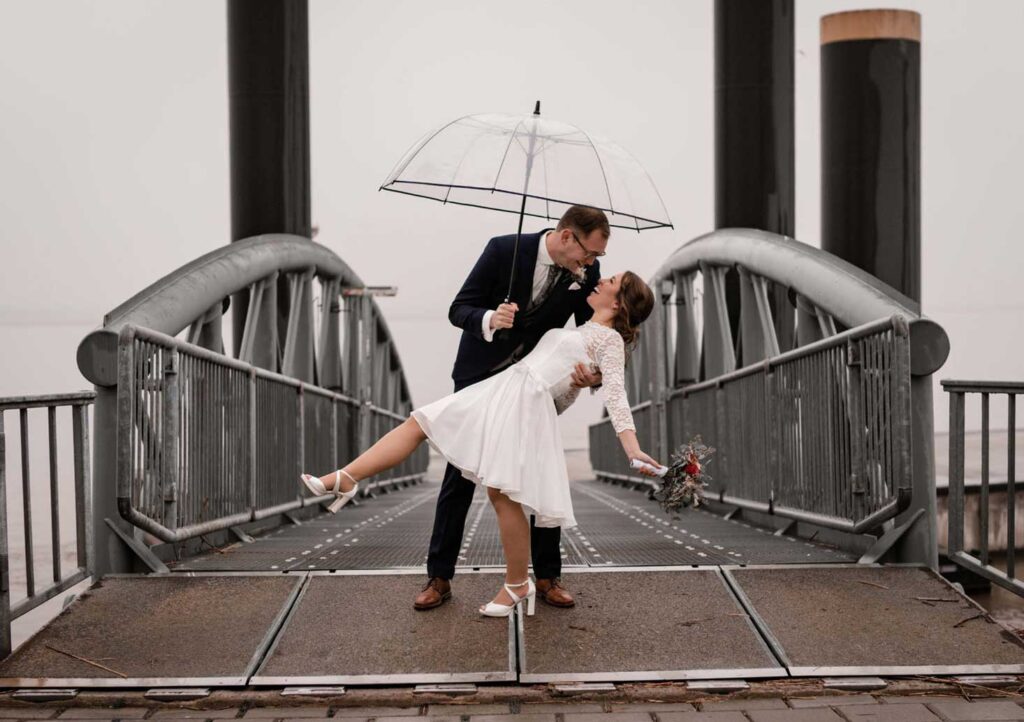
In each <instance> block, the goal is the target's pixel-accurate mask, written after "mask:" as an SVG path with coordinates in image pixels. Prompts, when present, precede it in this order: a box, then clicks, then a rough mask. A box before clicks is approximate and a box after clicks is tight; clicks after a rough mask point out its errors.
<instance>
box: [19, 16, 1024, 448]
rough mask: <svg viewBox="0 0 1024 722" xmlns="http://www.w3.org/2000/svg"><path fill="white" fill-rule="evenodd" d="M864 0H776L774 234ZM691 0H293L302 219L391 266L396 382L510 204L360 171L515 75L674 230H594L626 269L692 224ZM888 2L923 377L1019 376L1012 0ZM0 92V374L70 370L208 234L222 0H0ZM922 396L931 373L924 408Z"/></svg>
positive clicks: (221, 171) (368, 270)
mask: <svg viewBox="0 0 1024 722" xmlns="http://www.w3.org/2000/svg"><path fill="white" fill-rule="evenodd" d="M874 6H877V3H874V2H870V3H866V2H851V1H850V0H846V1H844V2H832V1H828V2H826V1H825V0H817V1H813V0H797V3H796V7H797V29H796V46H797V51H796V52H797V57H796V84H797V96H796V121H797V145H796V151H797V213H796V225H797V234H796V235H797V238H798V239H799V240H801V241H804V242H806V243H809V244H811V245H814V246H817V245H819V227H820V226H819V224H820V216H819V200H820V198H819V177H820V170H819V157H820V153H819V143H820V135H819V111H818V99H819V86H818V83H819V75H818V69H819V58H820V54H819V36H818V21H819V18H820V16H821V15H823V14H826V13H829V12H835V11H839V10H847V9H855V8H861V7H874ZM712 7H713V5H712V3H711V2H710V0H702V1H697V0H687V1H686V2H680V1H679V0H657V1H652V0H643V1H641V2H633V3H626V2H622V1H618V2H608V1H604V0H588V1H586V2H582V1H578V0H559V2H537V1H532V0H520V1H519V2H516V3H503V4H498V3H483V2H477V1H471V0H459V1H455V0H439V1H438V2H433V3H423V2H414V1H412V0H403V1H396V0H387V1H382V2H354V1H347V2H342V1H334V2H328V1H327V0H311V2H310V58H311V125H312V176H313V220H314V223H315V224H317V225H318V226H319V227H320V235H319V236H318V238H317V240H318V241H319V242H321V243H324V244H326V245H327V246H329V247H330V248H332V249H333V250H334V251H335V252H337V253H338V254H339V255H340V256H341V257H342V258H344V259H345V260H346V261H347V262H348V263H349V264H351V265H352V266H353V267H354V268H355V269H356V270H357V272H358V273H359V274H360V275H361V276H362V277H363V278H364V279H365V280H366V281H367V282H368V283H373V284H394V285H397V286H398V287H399V289H400V291H399V295H398V296H397V297H396V298H393V299H385V300H383V301H382V306H383V308H384V309H385V312H386V314H387V318H388V322H389V324H390V326H391V328H392V329H393V331H394V333H395V336H396V341H397V344H398V348H399V351H400V353H401V355H402V358H403V360H404V362H405V365H406V369H407V373H408V377H409V381H410V384H411V388H412V392H413V397H414V401H415V402H416V403H418V404H422V403H425V402H427V401H429V400H432V399H434V398H436V397H438V396H440V395H442V394H444V393H447V392H448V391H449V390H450V379H449V373H450V370H451V365H452V362H453V360H454V355H455V349H456V345H457V342H458V334H459V331H458V330H457V329H455V328H453V327H451V326H450V325H449V324H448V323H447V318H446V314H447V308H448V304H449V302H450V300H451V298H452V296H453V295H454V293H455V291H456V290H457V289H458V287H459V285H460V284H461V282H462V280H463V278H464V277H465V274H466V272H467V271H468V269H469V268H470V266H471V265H472V263H473V262H474V260H475V258H476V256H477V254H478V253H479V251H480V250H481V248H482V246H483V244H484V242H485V241H486V240H487V239H488V238H489V237H491V236H493V235H498V234H501V233H507V232H512V231H514V230H515V227H514V218H513V217H512V216H509V215H505V214H500V213H494V212H488V211H483V210H476V209H469V208H459V207H445V206H442V205H441V204H438V203H435V202H432V201H427V200H422V199H416V198H409V197H403V196H399V195H395V194H390V193H379V192H378V191H377V187H378V185H379V184H380V182H381V180H382V179H383V178H384V176H385V175H386V173H387V172H388V170H390V168H391V166H392V165H393V164H394V162H395V161H396V160H397V159H398V158H399V157H400V156H401V155H402V153H403V152H404V151H405V150H406V149H407V147H408V146H409V145H411V144H412V143H413V142H414V141H416V140H417V139H418V138H419V137H420V136H421V135H422V134H423V133H424V132H425V131H427V130H429V129H430V128H431V127H433V126H436V125H437V124H439V123H441V122H444V121H446V120H450V119H452V118H455V117H457V116H460V115H464V114H467V113H474V112H523V113H525V112H529V111H530V110H531V109H532V107H533V102H534V101H535V100H537V99H540V100H542V102H543V111H544V113H545V115H549V116H551V117H554V118H558V119H561V120H566V121H569V122H572V123H575V124H577V125H579V126H581V127H583V128H585V129H587V130H589V131H592V132H595V133H598V134H600V135H604V136H607V137H610V138H612V139H614V140H616V141H617V142H619V143H620V144H621V145H622V146H624V147H625V148H626V149H628V150H629V151H630V152H631V153H632V154H633V155H634V156H636V157H637V158H638V159H639V160H640V162H641V163H643V164H644V165H645V166H646V168H647V169H648V171H649V172H650V174H651V177H652V178H653V179H654V181H655V183H656V184H657V185H658V187H659V189H660V191H661V193H662V196H663V198H664V199H665V203H666V206H667V207H668V211H669V213H670V215H671V217H672V219H673V221H674V222H675V224H676V229H675V231H668V230H663V231H650V232H647V233H644V234H642V235H639V236H638V235H637V234H630V233H627V232H625V231H617V232H616V233H614V234H613V236H612V239H611V243H610V246H609V253H608V256H607V259H606V263H605V264H603V266H604V268H605V269H607V272H608V273H609V274H610V273H612V272H615V271H618V270H622V269H625V268H631V269H633V270H635V271H637V272H639V273H641V274H643V275H647V274H650V273H651V272H653V271H654V269H655V268H656V267H657V266H658V265H659V264H660V262H661V261H662V260H663V259H664V258H665V257H666V256H667V255H668V254H669V253H670V252H671V251H673V250H674V249H675V248H676V247H678V246H679V245H681V244H682V243H684V242H686V241H687V240H689V239H691V238H693V237H695V236H698V235H700V234H702V233H705V232H707V231H708V230H711V228H712V222H713V198H712V192H713V187H712V183H713V175H712V174H713V166H712V132H713V128H712V120H713V118H712V114H713V106H712V99H713V96H712ZM892 7H901V8H908V9H914V10H918V11H919V12H921V13H922V15H923V52H922V78H923V139H922V147H923V182H922V188H923V191H922V195H923V241H922V246H923V260H922V263H923V268H922V275H923V305H924V308H925V311H926V313H928V314H929V315H931V316H932V317H933V318H935V319H936V320H937V321H938V322H939V323H941V324H942V325H943V326H944V327H945V328H946V330H947V332H948V333H949V335H950V338H951V341H952V349H953V350H952V354H951V355H950V358H949V361H948V362H947V364H946V366H945V367H944V368H943V369H942V370H941V371H940V372H939V374H938V375H937V376H938V377H939V378H987V379H1015V380H1024V333H1022V332H1021V331H1022V325H1024V324H1022V323H1021V321H1020V318H1021V315H1022V314H1024V301H1022V300H1021V298H1022V294H1021V290H1020V283H1021V278H1022V274H1021V270H1022V268H1024V244H1022V242H1021V241H1022V239H1021V237H1020V229H1021V227H1022V225H1024V224H1022V221H1024V200H1022V197H1021V191H1022V183H1021V180H1020V178H1021V171H1022V169H1024V137H1022V133H1021V130H1020V128H1021V120H1020V119H1021V115H1022V110H1024V102H1022V97H1021V90H1020V89H1021V88H1022V87H1024V61H1022V59H1021V55H1020V52H1019V48H1018V43H1019V39H1020V37H1021V32H1022V30H1024V2H1020V1H1019V0H1001V1H997V0H984V1H974V2H966V1H965V0H960V1H953V0H927V1H919V2H900V3H898V4H896V5H893V6H892ZM0 113H2V118H3V132H2V134H0V219H2V223H0V243H2V247H0V396H6V395H14V394H23V393H48V392H61V391H71V390H76V389H79V388H86V387H87V383H86V382H85V380H84V378H82V377H81V375H80V374H79V372H78V369H77V367H76V365H75V361H74V351H75V348H76V347H77V344H78V342H79V340H80V339H81V338H82V336H83V335H84V334H85V333H86V332H87V331H88V330H90V329H91V328H92V327H94V326H96V325H97V324H98V323H99V322H100V320H101V318H102V316H103V314H104V313H105V312H106V311H108V310H110V309H111V308H113V307H114V306H116V305H117V304H118V303H120V302H121V301H123V300H125V299H126V298H127V297H128V296H130V295H131V294H133V293H134V292H136V291H137V290H139V289H141V288H143V287H144V286H146V285H148V284H149V283H151V282H152V281H154V280H156V279H157V278H159V277H160V276H162V275H164V274H166V273H168V272H169V271H171V270H173V269H174V268H176V267H178V266H180V265H182V264H184V263H186V262H188V261H190V260H191V259H193V258H195V257H197V256H199V255H201V254H202V253H205V252H206V251H208V250H210V249H212V248H214V247H216V246H219V245H222V244H225V243H227V242H228V240H229V207H228V202H229V196H228V193H229V189H228V118H227V67H226V10H225V6H224V3H223V2H220V1H214V0H175V1H174V2H171V1H170V0H164V1H159V2H158V1H155V0H105V1H104V2H98V1H81V2H58V1H57V0H33V2H31V3H28V2H24V1H23V0H18V1H16V2H15V1H12V0H0ZM539 227H540V226H539V224H537V225H536V228H539ZM536 228H533V229H531V230H535V229H536ZM598 413H599V406H598V401H597V399H596V398H593V399H592V398H586V397H584V399H583V400H582V401H581V402H580V403H579V404H577V406H576V407H575V408H574V409H572V410H571V411H570V412H569V413H568V414H567V415H566V416H565V417H564V433H565V437H566V441H567V443H568V444H569V445H580V444H583V443H585V439H586V431H585V429H586V424H587V423H589V422H591V421H593V420H594V419H595V418H596V417H597V415H598ZM946 413H947V412H946V404H945V399H944V398H943V394H941V393H939V392H936V414H935V416H936V426H937V428H939V429H943V428H945V426H946ZM1000 419H1002V420H1003V421H1002V423H1000V421H999V420H998V419H997V420H994V421H993V426H994V427H998V426H1005V416H1001V417H1000Z"/></svg>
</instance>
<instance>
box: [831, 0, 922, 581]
mask: <svg viewBox="0 0 1024 722" xmlns="http://www.w3.org/2000/svg"><path fill="white" fill-rule="evenodd" d="M821 103H822V105H821V239H822V248H824V249H825V250H826V251H829V252H830V253H834V254H835V255H837V256H839V257H840V258H843V259H845V260H847V261H849V262H850V263H853V264H854V265H855V266H858V267H860V268H862V269H864V270H865V271H867V272H868V273H870V274H872V275H874V276H877V277H878V278H880V279H881V280H882V281H884V282H885V283H887V284H889V285H890V286H892V287H893V288H895V289H896V290H897V291H900V292H902V293H903V294H904V295H906V296H908V297H909V298H910V299H912V300H913V301H915V302H917V303H918V304H920V302H921V16H920V15H919V14H918V13H915V12H910V11H907V10H863V11H855V12H843V13H836V14H834V15H826V16H824V17H822V19H821ZM913 338H914V334H913V333H911V354H913V353H914V343H913ZM914 366H915V364H914V362H913V359H911V369H912V375H911V380H910V402H911V410H910V411H911V454H912V460H911V467H912V485H913V497H912V500H911V505H910V508H909V509H908V510H907V511H905V512H904V513H903V514H901V515H900V516H899V517H897V518H896V520H895V524H894V527H895V528H897V529H898V528H900V527H905V533H904V534H903V535H902V536H901V537H900V538H899V542H898V544H897V545H896V546H895V547H894V552H893V554H892V557H893V560H894V561H900V562H912V563H916V564H926V565H928V566H930V567H931V568H933V569H937V568H938V552H937V545H936V531H935V521H936V510H935V462H934V441H933V436H934V429H935V421H934V410H933V400H932V378H931V374H927V375H913V367H914ZM918 512H923V513H921V514H920V516H919V519H918V520H917V521H916V522H913V521H912V520H913V519H914V518H915V515H917V514H918Z"/></svg>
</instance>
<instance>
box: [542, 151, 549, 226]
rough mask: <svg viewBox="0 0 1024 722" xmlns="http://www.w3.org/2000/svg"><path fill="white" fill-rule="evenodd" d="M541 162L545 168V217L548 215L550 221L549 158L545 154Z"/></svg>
mask: <svg viewBox="0 0 1024 722" xmlns="http://www.w3.org/2000/svg"><path fill="white" fill-rule="evenodd" d="M540 162H541V165H542V166H543V167H544V215H546V216H547V217H548V220H549V221H550V220H551V199H550V198H548V197H547V195H548V189H549V187H550V186H549V185H548V157H547V156H546V155H544V153H541V154H540Z"/></svg>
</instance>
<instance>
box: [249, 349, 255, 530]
mask: <svg viewBox="0 0 1024 722" xmlns="http://www.w3.org/2000/svg"><path fill="white" fill-rule="evenodd" d="M256 438H257V437H256V369H254V368H251V369H249V456H248V458H249V483H248V495H249V511H250V512H252V511H255V510H256V469H257V466H256V463H257V460H256V450H257V441H256Z"/></svg>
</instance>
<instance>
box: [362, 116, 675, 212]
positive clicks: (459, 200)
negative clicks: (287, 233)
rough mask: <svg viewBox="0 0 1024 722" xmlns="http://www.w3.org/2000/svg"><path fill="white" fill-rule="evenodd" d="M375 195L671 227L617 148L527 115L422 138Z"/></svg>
mask: <svg viewBox="0 0 1024 722" xmlns="http://www.w3.org/2000/svg"><path fill="white" fill-rule="evenodd" d="M381 189H382V190H388V191H395V192H397V193H407V194H409V195H415V196H422V197H424V198H433V199H434V200H438V201H441V202H443V203H455V204H458V205H464V206H475V207H478V208H490V209H492V210H497V211H506V212H508V213H518V214H520V228H521V227H522V217H523V216H530V217H533V218H543V219H546V220H558V219H559V218H561V217H562V214H563V213H564V212H565V210H566V209H568V208H569V206H572V205H583V206H591V207H593V208H600V209H601V210H603V211H604V212H605V213H606V214H607V216H608V221H609V223H610V224H611V225H612V226H614V227H616V228H628V229H631V230H635V231H641V230H646V229H649V228H662V227H669V228H671V226H672V223H671V221H670V220H669V217H668V213H667V212H666V210H665V204H664V203H663V202H662V200H661V196H660V195H659V194H658V190H657V188H655V186H654V183H653V182H652V181H651V178H650V176H648V175H647V171H645V170H644V169H643V167H642V166H641V165H640V164H639V163H638V162H637V161H636V159H635V158H633V156H631V155H630V154H629V153H627V152H626V151H625V150H623V149H622V148H621V147H620V146H618V145H617V144H615V143H613V142H611V141H609V140H605V139H603V138H598V137H595V136H593V135H590V134H589V133H587V132H585V131H583V130H581V129H580V128H577V127H576V126H575V125H570V124H569V123H563V122H560V121H557V120H552V119H550V118H542V117H541V116H540V103H539V102H538V103H537V109H536V110H535V111H534V113H533V115H504V114H483V115H467V116H464V117H462V118H458V119H457V120H453V121H452V122H450V123H446V124H445V125H442V126H441V127H440V128H438V129H436V130H434V131H432V132H430V133H428V134H427V135H425V136H424V137H423V138H422V139H421V140H420V141H419V142H418V143H416V145H414V146H413V147H412V148H411V149H409V151H408V152H407V153H406V154H405V156H404V157H403V158H402V160H401V161H399V162H398V164H397V165H396V166H395V168H394V169H393V170H392V171H391V173H390V174H389V175H388V177H387V180H385V181H384V183H383V184H382V185H381Z"/></svg>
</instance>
